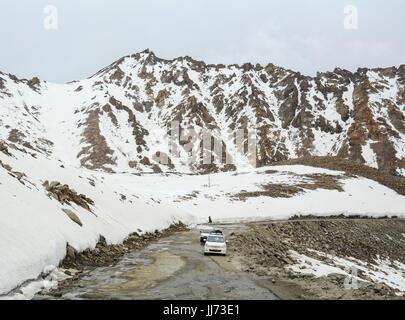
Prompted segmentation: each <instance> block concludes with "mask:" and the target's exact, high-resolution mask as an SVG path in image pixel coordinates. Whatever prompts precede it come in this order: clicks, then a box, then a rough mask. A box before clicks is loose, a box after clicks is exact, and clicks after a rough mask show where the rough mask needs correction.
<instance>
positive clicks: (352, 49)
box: [0, 0, 405, 82]
mask: <svg viewBox="0 0 405 320" xmlns="http://www.w3.org/2000/svg"><path fill="white" fill-rule="evenodd" d="M47 5H54V6H55V7H56V8H57V9H58V29H57V30H47V29H45V28H44V25H43V23H44V19H45V18H46V17H47V14H45V13H44V12H43V10H44V8H45V7H46V6H47ZM347 5H354V6H356V8H357V9H358V29H355V30H347V29H345V28H344V19H345V17H346V16H347V14H345V13H344V8H345V6H347ZM404 31H405V1H403V0H385V1H383V0H273V1H271V0H244V1H240V0H147V1H144V0H139V1H136V0H68V1H67V0H46V1H43V0H1V3H0V39H1V40H0V41H1V46H0V70H1V71H3V72H7V73H12V74H15V75H17V76H18V77H21V78H32V77H33V76H38V77H39V78H41V79H43V80H48V81H52V82H67V81H71V80H77V79H82V78H85V77H88V76H90V75H92V74H94V73H95V72H97V71H98V70H99V69H101V68H103V67H105V66H107V65H109V64H110V63H112V62H113V61H115V60H117V59H118V58H120V57H122V56H124V55H127V54H131V53H135V52H139V51H142V50H144V49H146V48H150V49H151V50H152V51H154V52H155V54H156V55H157V56H159V57H161V58H166V59H169V58H174V57H177V56H184V55H190V56H192V57H193V58H195V59H198V60H204V61H205V62H207V63H225V64H230V63H243V62H248V61H249V62H252V63H257V62H259V63H261V64H263V65H265V64H267V63H269V62H272V63H274V64H276V65H280V66H283V67H286V68H289V69H293V70H296V71H300V72H301V73H303V74H305V75H314V74H315V73H316V71H327V70H333V69H334V68H335V67H337V66H338V67H342V68H346V69H349V70H352V71H354V70H356V69H357V68H358V67H363V66H367V67H377V66H382V67H384V66H393V65H395V66H398V65H400V64H404V63H405V41H404V38H405V37H404Z"/></svg>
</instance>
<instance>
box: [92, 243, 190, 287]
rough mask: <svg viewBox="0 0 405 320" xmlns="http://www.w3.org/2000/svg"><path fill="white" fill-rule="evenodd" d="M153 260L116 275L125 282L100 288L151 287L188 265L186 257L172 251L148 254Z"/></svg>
mask: <svg viewBox="0 0 405 320" xmlns="http://www.w3.org/2000/svg"><path fill="white" fill-rule="evenodd" d="M148 257H149V258H150V259H151V260H152V262H151V263H150V264H147V265H143V266H140V267H136V268H133V269H130V270H128V271H126V272H124V273H121V274H118V275H115V277H116V278H123V279H126V281H125V282H123V283H120V284H117V285H110V286H103V287H100V288H98V290H99V291H103V292H114V291H132V290H143V289H150V288H153V287H154V286H156V285H157V284H158V283H159V282H160V281H163V280H166V279H168V278H169V277H171V276H172V275H173V274H175V273H176V272H177V271H179V270H181V269H182V268H184V266H185V265H186V263H185V261H184V259H183V258H182V257H180V256H178V255H175V254H173V253H171V252H170V251H162V252H158V253H154V254H151V255H149V256H148Z"/></svg>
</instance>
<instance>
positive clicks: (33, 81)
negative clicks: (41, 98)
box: [27, 77, 41, 91]
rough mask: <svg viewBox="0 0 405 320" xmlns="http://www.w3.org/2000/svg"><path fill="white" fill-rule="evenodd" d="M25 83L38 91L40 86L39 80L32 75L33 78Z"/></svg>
mask: <svg viewBox="0 0 405 320" xmlns="http://www.w3.org/2000/svg"><path fill="white" fill-rule="evenodd" d="M27 85H28V86H29V87H30V88H31V89H32V90H35V91H38V90H39V88H40V85H41V81H40V80H39V79H38V78H37V77H34V78H32V79H31V80H28V81H27Z"/></svg>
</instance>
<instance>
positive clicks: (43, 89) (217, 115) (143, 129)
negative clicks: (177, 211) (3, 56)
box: [0, 50, 405, 175]
mask: <svg viewBox="0 0 405 320" xmlns="http://www.w3.org/2000/svg"><path fill="white" fill-rule="evenodd" d="M174 121H178V122H179V124H180V129H181V130H180V133H181V134H180V139H179V138H176V139H175V140H174V142H173V140H171V139H170V136H169V133H171V132H172V130H173V129H172V125H173V123H174ZM203 129H208V130H210V132H211V133H212V135H213V136H214V138H213V139H214V140H215V141H219V143H220V145H221V146H222V150H221V151H220V153H219V152H218V154H217V157H213V162H212V164H210V165H208V164H203V163H202V162H201V160H202V159H201V157H202V154H198V160H197V161H192V162H190V163H188V162H187V161H186V160H189V154H188V153H187V145H188V142H190V138H188V137H187V136H184V137H181V135H182V133H184V132H187V130H189V131H188V132H190V130H194V131H196V133H197V134H199V135H198V137H201V132H202V130H203ZM238 129H244V130H245V133H246V134H245V136H244V140H245V141H244V144H246V140H247V132H248V130H249V129H255V130H257V140H256V141H257V150H256V155H257V158H256V164H257V166H259V167H260V166H264V165H267V164H269V163H271V162H274V161H278V160H285V159H290V158H297V157H302V156H306V155H321V156H325V155H332V156H339V157H342V158H347V159H351V160H355V161H358V162H361V163H365V164H367V165H369V166H372V167H375V168H379V169H382V170H384V171H387V172H390V173H391V174H395V175H405V65H401V66H400V67H398V68H396V67H391V68H384V69H358V71H357V72H354V73H352V72H349V71H347V70H342V69H335V70H334V71H333V72H326V73H318V74H317V76H316V77H308V76H303V75H301V74H300V73H298V72H294V71H291V70H286V69H283V68H280V67H277V66H274V65H273V64H268V65H267V66H265V67H263V66H261V65H256V66H253V65H252V64H250V63H246V64H244V65H241V66H239V65H229V66H225V65H209V64H205V63H204V62H202V61H195V60H193V59H192V58H190V57H180V58H177V59H173V60H164V59H160V58H158V57H156V56H155V55H154V54H153V53H152V52H150V51H149V50H145V51H143V52H141V53H137V54H133V55H131V56H126V57H123V58H121V59H120V60H118V61H116V62H114V63H113V64H111V65H110V66H108V67H106V68H104V69H102V70H101V71H99V72H98V73H96V74H95V75H93V76H92V77H90V78H88V79H85V80H81V81H74V82H71V83H67V84H52V83H48V82H46V81H40V80H39V79H37V78H33V79H31V80H24V79H22V80H20V79H17V78H16V77H15V76H13V75H9V74H4V73H0V140H3V141H4V142H7V143H13V144H14V145H16V146H20V147H21V148H24V149H27V150H28V151H29V152H31V153H42V154H44V155H46V156H48V157H51V158H55V159H57V160H60V161H61V162H62V163H63V164H65V165H70V166H74V167H79V166H81V167H85V168H87V169H99V170H103V171H109V172H132V173H135V172H139V171H154V172H160V171H180V172H204V171H217V170H232V169H235V168H237V169H240V168H245V167H246V166H249V165H250V163H249V161H248V158H249V156H250V155H249V152H250V151H249V150H247V148H246V147H245V149H244V150H243V151H242V153H243V154H242V156H241V157H240V159H239V161H236V158H235V157H234V155H235V154H236V153H235V150H236V149H237V148H238V146H237V144H235V135H234V134H233V133H235V132H236V130H238ZM172 137H173V135H172ZM191 142H192V141H191ZM194 142H195V143H194V144H193V148H197V149H199V148H200V146H201V144H202V143H201V141H200V140H197V141H194ZM170 143H174V144H175V145H176V146H177V147H178V150H179V154H180V158H179V159H180V160H178V159H177V158H176V159H174V158H173V157H171V154H169V151H170V149H169V145H170ZM211 148H213V147H211ZM214 153H215V152H214ZM227 153H228V154H230V155H231V158H232V157H233V160H234V161H232V163H228V164H226V161H225V158H226V154H227ZM165 155H167V160H168V161H167V162H166V164H165V163H162V161H159V159H162V158H164V156H165Z"/></svg>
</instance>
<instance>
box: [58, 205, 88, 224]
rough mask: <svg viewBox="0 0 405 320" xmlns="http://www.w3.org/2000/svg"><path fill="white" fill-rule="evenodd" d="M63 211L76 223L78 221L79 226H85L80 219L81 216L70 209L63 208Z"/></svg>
mask: <svg viewBox="0 0 405 320" xmlns="http://www.w3.org/2000/svg"><path fill="white" fill-rule="evenodd" d="M62 211H63V212H64V213H66V215H67V216H68V217H69V218H70V219H71V220H72V221H73V222H75V223H77V224H78V225H79V226H81V227H82V226H83V224H82V222H81V221H80V219H79V217H78V216H77V215H76V213H74V212H73V211H72V210H70V209H65V208H63V209H62Z"/></svg>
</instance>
